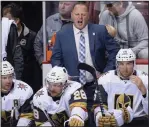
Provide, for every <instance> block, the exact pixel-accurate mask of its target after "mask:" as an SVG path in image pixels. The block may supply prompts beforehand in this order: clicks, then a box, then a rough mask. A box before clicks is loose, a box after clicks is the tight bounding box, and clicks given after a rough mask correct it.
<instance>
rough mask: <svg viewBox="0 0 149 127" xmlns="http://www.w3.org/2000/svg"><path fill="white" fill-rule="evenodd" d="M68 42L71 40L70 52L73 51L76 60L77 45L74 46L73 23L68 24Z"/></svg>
mask: <svg viewBox="0 0 149 127" xmlns="http://www.w3.org/2000/svg"><path fill="white" fill-rule="evenodd" d="M70 27H71V28H70V32H69V33H68V34H70V42H71V47H72V52H73V53H74V58H75V59H76V60H77V61H78V53H77V47H76V42H75V37H74V31H73V25H72V24H71V25H70Z"/></svg>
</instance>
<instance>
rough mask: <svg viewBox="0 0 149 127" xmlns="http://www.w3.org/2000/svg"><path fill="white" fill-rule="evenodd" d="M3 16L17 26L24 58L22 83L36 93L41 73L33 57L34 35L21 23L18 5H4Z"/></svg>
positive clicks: (20, 8) (21, 13)
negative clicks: (13, 21) (26, 84)
mask: <svg viewBox="0 0 149 127" xmlns="http://www.w3.org/2000/svg"><path fill="white" fill-rule="evenodd" d="M3 14H4V15H5V16H6V17H8V18H9V19H13V20H15V22H16V24H17V32H18V43H19V45H21V49H22V53H23V58H24V70H23V74H22V81H24V82H26V83H28V84H29V85H30V86H31V87H32V88H33V90H34V92H36V91H37V90H38V89H40V87H41V84H42V71H41V69H40V66H39V65H38V62H37V61H36V58H35V56H34V47H33V43H34V39H35V36H36V33H35V32H33V31H32V30H30V29H29V28H27V27H26V26H25V24H24V23H23V22H22V19H23V10H22V7H20V6H19V5H17V4H15V3H10V4H8V5H6V6H5V7H4V9H3Z"/></svg>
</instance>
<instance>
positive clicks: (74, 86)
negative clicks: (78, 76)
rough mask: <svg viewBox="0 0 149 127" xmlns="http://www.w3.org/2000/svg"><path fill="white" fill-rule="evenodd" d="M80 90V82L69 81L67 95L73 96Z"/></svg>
mask: <svg viewBox="0 0 149 127" xmlns="http://www.w3.org/2000/svg"><path fill="white" fill-rule="evenodd" d="M80 88H82V85H81V84H80V83H79V82H76V81H69V82H68V86H67V88H66V90H65V95H71V94H73V93H74V92H75V91H77V90H78V89H80Z"/></svg>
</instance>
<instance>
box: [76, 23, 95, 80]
mask: <svg viewBox="0 0 149 127" xmlns="http://www.w3.org/2000/svg"><path fill="white" fill-rule="evenodd" d="M73 30H74V37H75V42H76V48H77V53H78V59H79V41H80V36H81V33H80V31H82V32H83V33H84V38H85V61H86V63H87V64H89V65H91V66H93V61H92V58H91V53H90V45H89V36H88V25H86V26H85V28H83V29H82V30H79V29H77V28H76V27H75V26H74V25H73ZM93 67H94V66H93ZM86 81H87V82H91V81H93V77H92V75H91V74H90V73H88V72H86Z"/></svg>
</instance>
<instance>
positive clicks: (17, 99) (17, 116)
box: [0, 61, 33, 127]
mask: <svg viewBox="0 0 149 127" xmlns="http://www.w3.org/2000/svg"><path fill="white" fill-rule="evenodd" d="M1 65H2V69H1V71H0V75H1V96H2V97H1V104H2V108H1V126H2V127H21V126H25V127H26V126H28V127H29V125H31V121H32V120H33V112H32V108H31V104H30V103H31V101H32V96H33V90H32V88H31V87H30V86H29V85H28V84H26V83H25V82H23V81H20V80H16V79H14V78H13V77H14V68H13V67H12V65H11V64H10V63H9V62H8V61H3V62H2V63H1Z"/></svg>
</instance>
